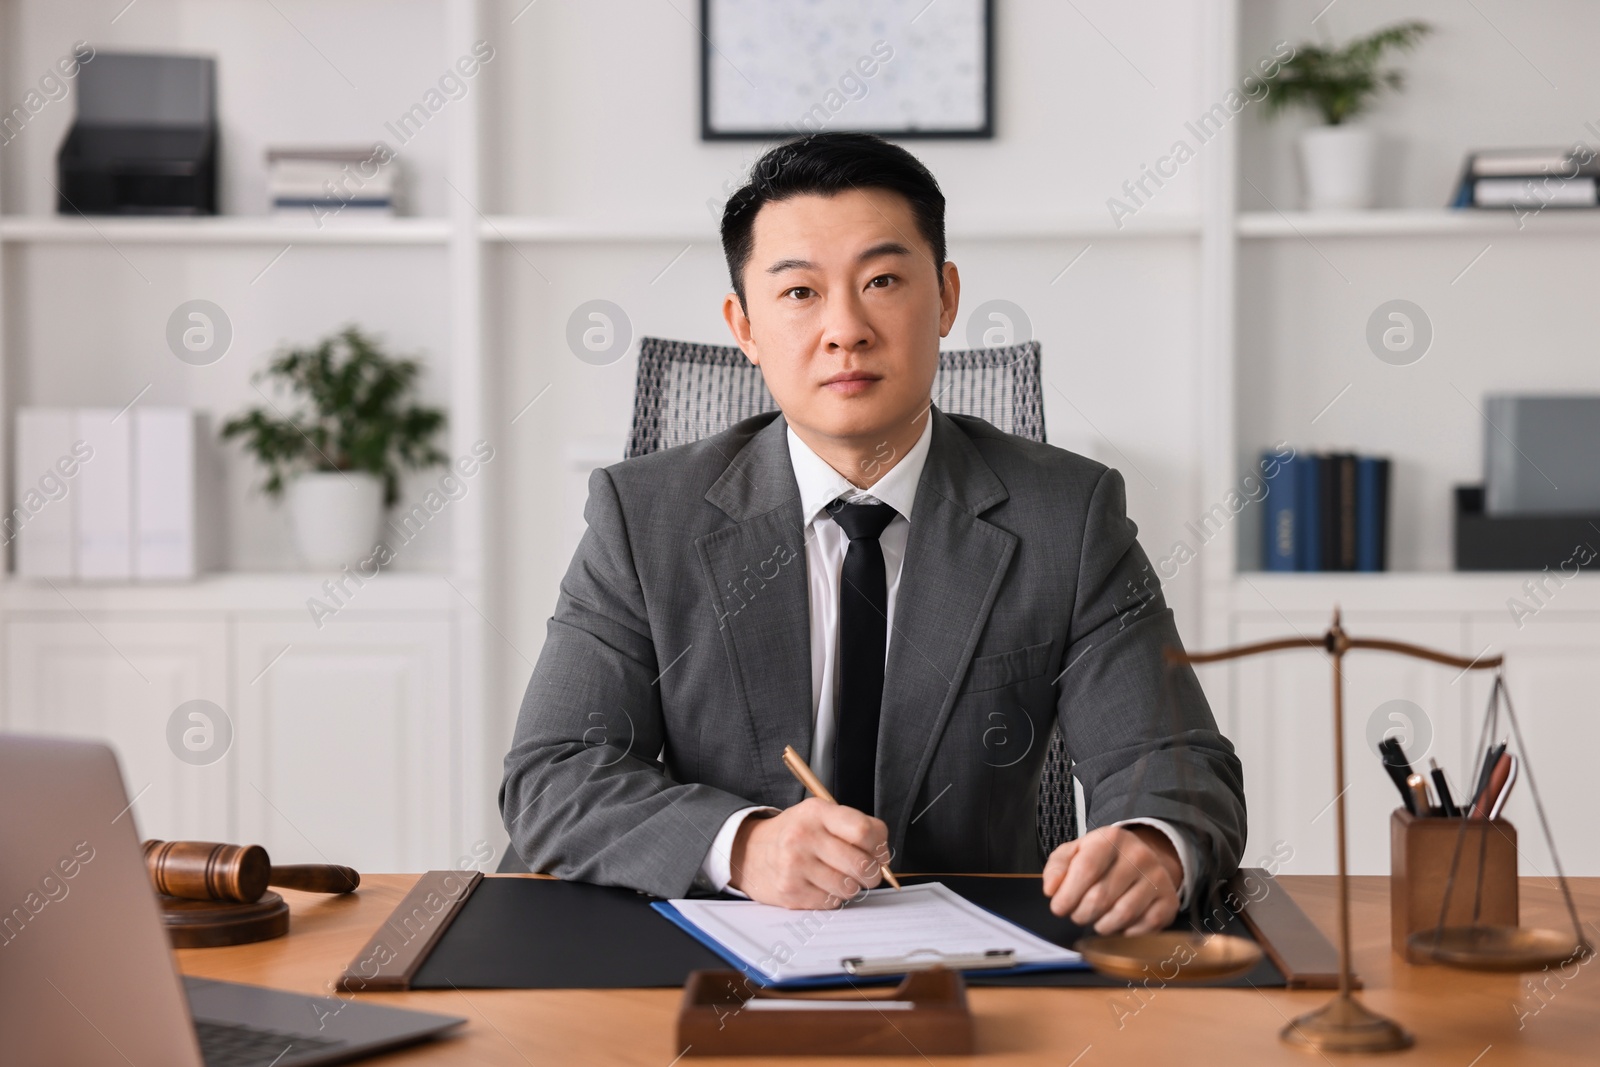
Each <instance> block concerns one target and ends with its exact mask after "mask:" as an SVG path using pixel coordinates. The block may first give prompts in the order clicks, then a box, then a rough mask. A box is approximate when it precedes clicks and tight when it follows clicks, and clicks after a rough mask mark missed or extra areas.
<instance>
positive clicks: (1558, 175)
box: [1450, 146, 1600, 210]
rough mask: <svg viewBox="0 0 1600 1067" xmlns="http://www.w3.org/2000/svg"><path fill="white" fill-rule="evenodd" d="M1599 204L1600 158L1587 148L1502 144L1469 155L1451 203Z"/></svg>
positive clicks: (1535, 206) (1507, 205)
mask: <svg viewBox="0 0 1600 1067" xmlns="http://www.w3.org/2000/svg"><path fill="white" fill-rule="evenodd" d="M1597 205H1600V158H1597V157H1596V156H1595V153H1594V152H1593V151H1592V150H1590V149H1587V148H1584V147H1581V146H1580V147H1579V148H1501V149H1493V150H1490V151H1486V152H1474V153H1472V154H1471V155H1469V156H1468V157H1467V162H1466V165H1465V166H1464V167H1463V168H1462V171H1461V181H1460V182H1459V183H1458V184H1457V185H1456V192H1455V196H1454V197H1452V198H1451V201H1450V206H1451V207H1461V208H1467V207H1476V208H1533V209H1536V210H1537V209H1539V208H1545V207H1595V206H1597Z"/></svg>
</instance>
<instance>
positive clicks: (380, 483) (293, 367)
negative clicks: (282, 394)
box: [222, 326, 447, 567]
mask: <svg viewBox="0 0 1600 1067" xmlns="http://www.w3.org/2000/svg"><path fill="white" fill-rule="evenodd" d="M421 371H422V365H421V364H420V363H419V362H417V361H416V360H413V359H396V358H393V357H391V356H389V355H387V354H386V353H385V352H384V351H383V349H382V347H381V345H380V344H379V343H378V341H377V340H375V339H374V338H372V337H369V336H368V335H366V334H364V333H362V332H361V330H360V329H358V328H357V327H355V326H347V327H345V328H344V329H343V330H341V331H339V332H338V333H336V334H334V335H332V336H329V337H326V338H323V340H322V341H320V342H318V343H317V344H316V345H315V346H313V347H310V348H285V349H282V350H280V351H279V353H278V355H277V356H276V357H275V358H274V359H273V360H272V362H271V363H270V364H269V365H268V366H267V367H266V368H265V369H264V370H262V371H258V372H257V373H256V374H255V376H254V378H253V380H254V381H256V382H263V381H266V382H270V383H272V384H273V385H275V386H277V387H278V388H279V389H280V391H281V390H287V391H288V392H289V393H290V394H291V395H290V398H289V399H288V400H287V403H286V406H280V405H279V404H277V403H275V402H274V401H272V400H271V399H270V398H269V399H268V401H267V404H268V406H267V407H265V408H260V407H258V408H252V409H251V410H249V411H246V412H244V413H243V414H242V415H239V416H237V417H235V418H232V419H229V420H228V422H227V423H225V424H224V425H223V427H222V437H223V438H224V439H225V440H226V439H229V438H234V437H243V438H244V439H245V447H246V449H247V450H248V451H249V452H251V453H252V454H254V456H255V458H256V459H257V460H258V461H260V463H261V464H262V466H264V467H266V469H267V480H266V481H265V482H264V483H263V484H262V486H261V488H262V490H263V491H264V492H265V493H266V494H267V495H268V496H270V497H272V498H274V499H282V498H283V496H284V494H285V491H287V493H288V497H289V520H290V524H291V526H292V528H293V530H294V536H295V542H296V546H297V547H298V548H299V550H300V554H301V556H302V557H303V558H304V560H305V562H306V563H308V564H310V565H312V566H317V567H338V566H340V565H342V564H346V563H354V562H356V561H357V560H359V559H360V558H362V557H363V556H365V555H366V554H367V553H369V552H371V551H372V549H373V547H374V545H375V544H376V543H377V539H378V532H379V530H380V528H381V526H382V522H383V513H384V510H385V509H386V508H388V507H390V506H392V505H393V504H395V503H396V501H398V500H399V498H400V471H401V468H402V467H407V468H412V469H420V468H424V467H430V466H434V465H436V464H440V463H443V462H445V460H446V458H447V457H446V456H445V454H444V452H442V451H440V449H438V448H437V447H436V446H435V445H434V444H433V440H434V437H435V435H437V434H438V432H439V431H440V430H441V429H442V428H443V427H444V424H445V413H444V412H443V411H440V410H438V409H435V408H424V407H419V406H417V405H416V404H413V403H411V402H410V396H411V393H412V391H413V389H414V388H415V386H416V381H417V376H418V375H419V374H420V373H421ZM262 396H263V397H265V396H266V394H265V393H262Z"/></svg>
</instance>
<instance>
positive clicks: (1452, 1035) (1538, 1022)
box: [178, 875, 1600, 1067]
mask: <svg viewBox="0 0 1600 1067" xmlns="http://www.w3.org/2000/svg"><path fill="white" fill-rule="evenodd" d="M414 880H415V878H414V876H412V875H367V876H364V877H363V879H362V884H361V889H360V891H359V892H357V893H355V894H353V895H351V896H349V897H333V898H329V897H318V896H314V895H310V894H305V893H296V892H293V891H289V890H285V891H284V892H283V895H284V897H285V898H287V899H288V901H289V903H290V906H291V907H292V908H293V919H292V923H293V925H292V926H291V928H290V932H289V936H287V937H284V938H279V939H278V940H276V941H267V942H262V943H260V944H255V945H241V946H238V947H235V948H213V949H186V950H183V951H180V952H179V953H178V959H179V963H180V966H181V967H182V969H183V971H184V973H185V974H194V975H203V976H205V977H209V978H221V979H226V980H229V981H235V982H253V983H256V984H259V985H267V986H277V987H279V988H283V989H294V990H299V991H303V992H307V993H321V994H327V995H328V996H329V997H330V1000H329V1005H330V1010H331V1008H333V1007H337V1002H336V1001H334V1000H332V999H331V998H332V996H333V994H332V993H331V992H330V990H331V989H332V981H333V979H334V978H335V977H336V976H337V975H338V974H339V973H340V972H341V971H342V970H343V969H344V967H345V965H346V964H347V963H348V962H349V961H350V959H351V958H352V957H353V956H354V955H355V954H356V952H357V951H359V950H360V948H361V947H362V945H363V944H365V942H366V939H367V938H368V937H369V936H371V934H372V932H373V930H375V929H376V928H377V927H378V925H379V924H380V923H381V922H382V921H383V919H384V918H385V917H386V916H387V915H388V914H389V912H390V911H391V910H392V909H393V908H394V906H395V905H396V904H397V903H399V901H400V898H401V897H402V896H404V895H405V891H406V889H407V888H409V886H410V885H411V883H412V882H413V881H414ZM1351 881H1352V893H1351V902H1352V910H1351V919H1352V926H1353V929H1354V950H1355V962H1356V969H1357V971H1358V972H1359V973H1360V974H1361V976H1362V977H1363V979H1364V980H1365V982H1366V991H1365V992H1364V993H1363V994H1361V995H1362V997H1363V998H1364V999H1365V1001H1366V1002H1367V1003H1368V1004H1369V1005H1371V1006H1372V1007H1373V1008H1375V1009H1376V1010H1378V1011H1381V1012H1383V1013H1384V1014H1386V1015H1389V1016H1390V1017H1391V1018H1394V1019H1397V1020H1398V1021H1399V1022H1400V1023H1402V1024H1403V1025H1404V1026H1405V1027H1406V1028H1407V1029H1409V1030H1410V1031H1411V1032H1412V1034H1413V1035H1414V1036H1415V1037H1416V1041H1417V1044H1416V1047H1415V1048H1413V1049H1411V1050H1410V1051H1408V1052H1402V1053H1398V1054H1389V1055H1388V1056H1386V1057H1385V1059H1386V1061H1392V1062H1395V1063H1401V1062H1405V1063H1419V1064H1420V1063H1439V1064H1449V1065H1450V1067H1503V1065H1506V1064H1523V1063H1527V1064H1533V1063H1537V1064H1541V1065H1549V1064H1580V1063H1582V1064H1592V1063H1594V1062H1595V1061H1596V1058H1597V1056H1600V966H1597V965H1596V964H1595V963H1594V961H1593V960H1591V961H1590V962H1588V963H1585V964H1583V965H1581V966H1574V967H1573V968H1569V975H1570V973H1571V971H1573V970H1575V971H1576V972H1577V973H1576V975H1575V976H1573V977H1570V978H1569V979H1568V980H1566V981H1565V982H1564V983H1563V981H1562V979H1561V978H1559V977H1557V976H1556V975H1554V973H1553V972H1552V973H1551V974H1548V975H1542V976H1523V975H1494V974H1474V973H1468V972H1464V971H1456V970H1450V969H1447V968H1443V967H1412V966H1410V965H1407V964H1406V963H1404V962H1403V961H1401V960H1400V959H1399V958H1398V957H1396V956H1394V955H1392V954H1391V953H1390V950H1389V902H1388V879H1387V878H1372V877H1367V878H1354V879H1352V880H1351ZM1280 883H1281V884H1282V885H1283V886H1284V887H1285V888H1287V889H1288V890H1289V891H1290V893H1291V894H1293V896H1294V897H1295V899H1296V900H1298V901H1299V902H1300V904H1301V906H1302V907H1303V908H1305V910H1306V912H1307V913H1308V914H1309V915H1310V916H1311V917H1312V918H1313V919H1314V920H1316V921H1317V922H1318V923H1319V924H1320V925H1321V926H1322V927H1323V929H1324V930H1325V931H1326V932H1327V933H1328V934H1329V936H1330V938H1331V937H1332V936H1333V929H1334V906H1335V904H1334V901H1335V896H1334V880H1333V879H1332V878H1331V877H1322V876H1315V877H1313V876H1298V877H1295V876H1285V877H1283V878H1281V879H1280ZM1573 888H1574V891H1575V893H1576V900H1577V904H1578V913H1579V915H1580V917H1582V918H1583V919H1584V920H1585V921H1586V922H1587V923H1588V924H1590V926H1589V937H1590V940H1591V941H1594V942H1597V943H1600V878H1586V879H1575V880H1574V881H1573ZM1522 921H1523V923H1524V924H1527V925H1541V926H1557V927H1559V926H1561V925H1562V924H1563V923H1564V922H1565V921H1566V916H1565V912H1564V911H1563V909H1562V907H1561V903H1560V894H1559V892H1558V891H1557V890H1556V889H1554V888H1553V887H1551V886H1549V885H1547V884H1546V883H1545V881H1544V880H1543V879H1531V878H1525V879H1523V881H1522ZM1528 978H1535V979H1542V980H1543V981H1544V982H1545V984H1546V985H1547V987H1548V988H1547V989H1545V988H1541V993H1542V1000H1541V999H1540V998H1539V997H1536V996H1535V995H1534V994H1533V993H1532V992H1531V991H1530V988H1529V986H1528V985H1526V984H1525V981H1526V979H1528ZM345 995H347V994H340V996H345ZM680 995H681V994H680V991H679V990H676V989H635V990H470V991H468V992H465V993H459V992H454V991H452V992H420V993H389V994H362V996H361V999H364V1000H370V1001H372V1002H374V1003H382V1004H394V1005H399V1006H404V1007H414V1008H419V1009H423V1010H428V1011H437V1012H445V1013H448V1014H452V1015H461V1016H465V1017H466V1018H467V1020H468V1022H467V1025H466V1027H464V1028H463V1032H462V1034H461V1036H459V1037H457V1038H454V1039H451V1040H447V1041H443V1042H438V1043H435V1044H432V1045H423V1046H419V1047H417V1048H414V1049H411V1050H407V1051H403V1052H399V1053H396V1054H394V1055H392V1056H389V1057H386V1058H383V1059H382V1060H381V1062H382V1063H471V1064H508V1065H514V1067H527V1065H529V1064H540V1065H542V1064H562V1065H566V1064H638V1065H640V1067H668V1065H670V1064H672V1063H673V1061H674V1059H675V1058H676V1057H677V1056H678V1055H679V1053H680V1052H682V1051H683V1050H681V1049H677V1048H674V1047H673V1038H672V1032H673V1020H674V1018H675V1013H676V1011H677V1007H678V1001H679V997H680ZM1330 995H1331V994H1329V993H1325V992H1298V993H1290V992H1287V991H1285V990H1281V989H1268V990H1259V991H1257V990H1240V989H1183V988H1181V987H1178V986H1169V987H1167V988H1164V989H1162V988H1158V989H1155V990H1154V991H1145V990H1143V989H1141V990H1140V991H1139V992H1138V993H1137V994H1136V993H1135V992H1134V991H1133V990H1131V989H1129V988H1128V987H1126V986H1121V987H1115V988H1107V989H994V988H990V989H984V988H974V989H971V990H970V997H971V1001H972V1007H973V1011H974V1013H975V1014H976V1015H977V1018H978V1045H979V1048H980V1049H981V1050H982V1053H983V1054H982V1055H981V1056H977V1057H972V1058H971V1059H972V1060H975V1061H982V1062H983V1063H995V1064H1002V1063H1004V1064H1050V1065H1052V1067H1071V1065H1074V1064H1081V1065H1082V1067H1096V1065H1099V1064H1122V1063H1182V1064H1184V1065H1185V1067H1199V1065H1205V1064H1212V1063H1215V1064H1226V1065H1228V1067H1233V1065H1235V1064H1241V1063H1244V1064H1252V1065H1254V1064H1273V1063H1283V1064H1298V1065H1303V1064H1308V1063H1316V1062H1318V1060H1319V1057H1318V1054H1317V1053H1315V1052H1307V1051H1301V1050H1298V1049H1293V1048H1289V1047H1288V1046H1285V1045H1283V1044H1282V1043H1280V1042H1279V1040H1278V1030H1279V1028H1280V1027H1282V1026H1283V1024H1284V1023H1285V1021H1287V1020H1288V1019H1289V1018H1291V1017H1293V1016H1295V1015H1298V1014H1300V1013H1302V1012H1305V1011H1309V1010H1311V1009H1312V1008H1315V1007H1317V1006H1319V1005H1321V1004H1322V1003H1324V1002H1325V1001H1326V1000H1327V999H1328V998H1329V996H1330ZM1357 1059H1358V1057H1343V1058H1340V1057H1333V1058H1331V1059H1328V1058H1323V1059H1322V1062H1329V1063H1346V1062H1353V1061H1355V1060H1357ZM682 1062H683V1063H684V1064H685V1065H686V1064H688V1063H689V1062H692V1061H691V1060H684V1061H682ZM703 1062H707V1063H715V1064H719V1065H721V1064H726V1065H728V1067H736V1065H737V1064H741V1063H746V1062H753V1061H746V1060H742V1059H721V1058H718V1059H714V1060H712V1059H708V1060H706V1061H703ZM761 1062H766V1063H777V1064H785V1063H786V1064H794V1063H798V1062H800V1061H799V1060H798V1059H793V1058H788V1059H786V1058H784V1057H772V1058H770V1059H767V1060H762V1061H761ZM828 1062H830V1063H838V1064H841V1065H842V1064H845V1063H847V1062H849V1063H863V1064H866V1063H875V1064H897V1063H917V1064H926V1063H928V1062H930V1061H929V1060H926V1059H924V1058H923V1057H921V1056H918V1055H916V1054H914V1053H913V1054H911V1055H909V1056H908V1057H906V1058H905V1059H900V1058H898V1057H883V1058H878V1059H872V1060H850V1061H846V1060H844V1059H837V1060H830V1061H828ZM931 1062H937V1063H941V1064H943V1063H952V1064H954V1063H958V1062H968V1059H967V1058H962V1057H951V1058H948V1059H946V1058H942V1057H941V1058H939V1059H937V1060H934V1061H931Z"/></svg>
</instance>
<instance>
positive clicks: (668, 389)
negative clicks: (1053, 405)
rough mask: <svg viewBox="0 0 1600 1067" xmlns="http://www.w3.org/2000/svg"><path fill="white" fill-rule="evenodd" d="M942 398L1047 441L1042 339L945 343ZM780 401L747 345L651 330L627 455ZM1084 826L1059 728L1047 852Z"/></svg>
mask: <svg viewBox="0 0 1600 1067" xmlns="http://www.w3.org/2000/svg"><path fill="white" fill-rule="evenodd" d="M933 401H934V403H935V404H937V405H938V406H939V408H940V409H941V410H943V411H953V412H955V413H957V414H960V415H976V416H977V417H978V418H980V419H984V420H986V421H988V422H990V423H993V424H994V425H995V426H996V427H998V428H999V429H1001V430H1004V431H1005V432H1007V433H1014V434H1016V435H1018V436H1019V437H1027V438H1029V439H1031V440H1034V441H1043V440H1044V390H1043V387H1042V385H1041V378H1040V376H1039V342H1038V341H1029V342H1027V343H1025V344H1020V345H1011V346H1008V347H1004V348H986V349H974V350H971V351H963V352H941V353H939V370H938V372H937V373H936V374H935V375H934V379H933ZM777 407H778V405H777V404H776V403H775V402H774V401H773V399H772V394H771V393H769V392H767V386H766V383H765V381H763V380H762V377H761V371H760V369H759V368H757V367H756V366H754V365H753V364H752V363H751V362H750V361H749V360H748V359H746V358H745V355H744V353H743V352H741V351H740V350H739V349H738V348H735V347H731V346H723V345H705V344H695V343H693V342H690V341H672V340H667V339H666V338H662V337H642V338H640V339H639V374H638V378H637V382H636V385H635V389H634V396H633V428H632V431H631V432H630V433H629V435H628V450H627V453H626V458H628V459H632V458H633V457H635V456H643V455H648V454H649V453H651V452H656V451H659V450H661V449H663V448H672V447H674V446H676V445H684V444H688V443H690V442H691V441H698V440H699V439H700V438H702V437H708V436H710V435H711V434H714V433H717V432H719V431H721V430H725V429H727V428H728V427H729V426H732V425H733V424H734V423H736V422H739V421H740V420H742V419H748V418H750V417H751V416H752V415H759V414H761V413H762V412H764V411H776V410H777ZM1076 836H1077V803H1076V800H1075V799H1074V797H1073V792H1072V761H1071V760H1070V759H1069V758H1068V757H1067V751H1066V743H1065V742H1064V741H1063V740H1062V737H1061V731H1060V729H1059V728H1057V729H1055V730H1052V731H1051V733H1050V743H1049V747H1048V748H1047V749H1046V751H1045V760H1044V774H1043V776H1042V778H1041V779H1040V781H1039V807H1038V837H1039V849H1040V856H1041V857H1047V856H1049V855H1050V853H1051V851H1053V850H1054V849H1055V847H1056V846H1057V845H1059V844H1061V843H1062V842H1064V841H1070V840H1072V839H1073V838H1074V837H1076ZM524 869H525V867H524V866H523V865H522V864H521V862H520V860H519V859H518V857H517V855H516V853H515V851H513V850H511V849H507V850H506V855H505V858H504V860H502V862H501V865H500V870H502V871H506V870H514V871H521V870H524Z"/></svg>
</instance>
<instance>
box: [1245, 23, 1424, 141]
mask: <svg viewBox="0 0 1600 1067" xmlns="http://www.w3.org/2000/svg"><path fill="white" fill-rule="evenodd" d="M1432 32H1433V27H1432V26H1430V25H1429V24H1428V23H1426V22H1397V23H1395V24H1394V25H1393V26H1386V27H1384V28H1383V29H1381V30H1378V31H1376V32H1374V33H1372V34H1369V35H1368V36H1366V37H1358V38H1356V39H1355V40H1353V41H1350V42H1349V43H1347V44H1346V45H1344V47H1342V48H1331V47H1330V48H1324V47H1322V46H1320V45H1314V44H1303V45H1300V46H1299V47H1298V48H1297V49H1295V53H1294V55H1293V56H1292V57H1291V58H1290V59H1289V60H1287V61H1286V62H1285V63H1284V64H1283V69H1282V70H1281V71H1280V72H1279V73H1278V77H1277V78H1276V79H1274V82H1273V91H1272V92H1271V93H1270V94H1269V95H1268V96H1267V98H1266V105H1267V112H1268V113H1269V114H1277V113H1278V112H1280V111H1282V110H1283V109H1284V108H1286V107H1291V106H1294V105H1299V106H1301V107H1309V108H1312V109H1314V110H1316V111H1319V112H1321V113H1322V119H1323V121H1324V122H1326V123H1327V124H1328V125H1329V126H1338V125H1340V124H1342V123H1344V122H1345V121H1347V120H1349V119H1353V118H1355V117H1356V116H1357V115H1360V114H1361V113H1363V112H1365V111H1366V110H1367V109H1368V108H1370V107H1371V106H1372V103H1373V101H1374V100H1375V99H1376V98H1377V97H1378V95H1379V94H1380V93H1382V92H1384V91H1385V90H1388V89H1400V88H1401V87H1402V86H1404V85H1405V75H1403V74H1402V73H1400V71H1398V70H1379V69H1378V66H1379V63H1380V62H1382V60H1383V57H1384V54H1385V53H1387V52H1389V51H1391V50H1393V51H1410V50H1411V49H1413V48H1415V47H1416V46H1417V43H1418V42H1419V41H1421V40H1422V38H1423V37H1426V36H1427V35H1428V34H1429V33H1432Z"/></svg>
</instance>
